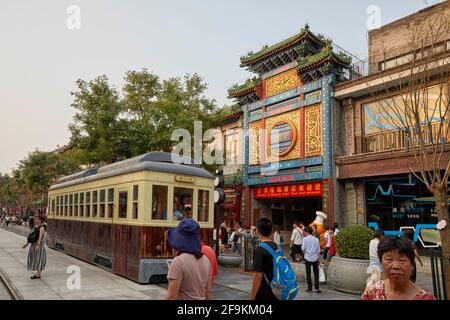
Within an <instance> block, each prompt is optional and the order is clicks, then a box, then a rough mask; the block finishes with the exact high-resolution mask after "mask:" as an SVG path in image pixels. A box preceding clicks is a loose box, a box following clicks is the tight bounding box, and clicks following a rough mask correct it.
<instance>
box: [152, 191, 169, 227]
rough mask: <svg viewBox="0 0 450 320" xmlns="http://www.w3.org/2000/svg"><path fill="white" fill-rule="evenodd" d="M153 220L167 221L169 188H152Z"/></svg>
mask: <svg viewBox="0 0 450 320" xmlns="http://www.w3.org/2000/svg"><path fill="white" fill-rule="evenodd" d="M152 189H153V190H152V219H153V220H167V194H168V191H169V188H168V187H167V186H158V185H153V186H152Z"/></svg>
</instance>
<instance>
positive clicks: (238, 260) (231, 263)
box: [217, 254, 244, 268]
mask: <svg viewBox="0 0 450 320" xmlns="http://www.w3.org/2000/svg"><path fill="white" fill-rule="evenodd" d="M217 262H219V264H220V265H221V266H224V267H228V268H236V267H240V266H241V265H242V263H243V262H244V258H243V257H242V256H241V255H236V254H221V255H219V258H218V259H217Z"/></svg>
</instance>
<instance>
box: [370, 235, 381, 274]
mask: <svg viewBox="0 0 450 320" xmlns="http://www.w3.org/2000/svg"><path fill="white" fill-rule="evenodd" d="M383 236H384V231H383V230H381V229H378V230H377V231H376V232H375V236H374V238H373V239H372V240H370V243H369V259H370V262H369V266H370V267H372V276H375V275H376V273H375V272H378V274H379V275H380V279H383V268H382V267H381V261H380V259H379V258H378V244H379V243H380V240H381V238H383Z"/></svg>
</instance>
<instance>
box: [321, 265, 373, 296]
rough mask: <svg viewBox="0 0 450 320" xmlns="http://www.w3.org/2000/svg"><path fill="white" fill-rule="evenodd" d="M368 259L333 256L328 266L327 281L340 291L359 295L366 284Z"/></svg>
mask: <svg viewBox="0 0 450 320" xmlns="http://www.w3.org/2000/svg"><path fill="white" fill-rule="evenodd" d="M368 267H369V260H356V259H346V258H341V257H333V259H332V260H331V263H330V265H329V266H328V279H327V280H328V283H330V284H331V286H332V287H333V288H334V289H335V290H337V291H340V292H345V293H350V294H355V295H361V294H362V293H363V292H364V289H365V287H366V284H367V278H369V276H370V275H369V274H367V268H368Z"/></svg>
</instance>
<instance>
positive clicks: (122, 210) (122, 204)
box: [119, 191, 128, 219]
mask: <svg viewBox="0 0 450 320" xmlns="http://www.w3.org/2000/svg"><path fill="white" fill-rule="evenodd" d="M127 209H128V191H122V192H119V218H125V219H126V218H127Z"/></svg>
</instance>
